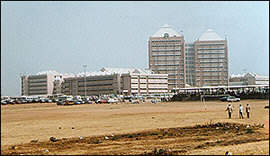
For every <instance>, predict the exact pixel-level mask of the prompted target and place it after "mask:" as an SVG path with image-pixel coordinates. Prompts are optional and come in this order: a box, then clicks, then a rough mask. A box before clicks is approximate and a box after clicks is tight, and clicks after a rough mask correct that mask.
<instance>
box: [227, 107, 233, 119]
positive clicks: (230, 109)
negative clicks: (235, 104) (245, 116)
mask: <svg viewBox="0 0 270 156" xmlns="http://www.w3.org/2000/svg"><path fill="white" fill-rule="evenodd" d="M226 111H228V115H229V119H230V118H231V117H232V106H231V104H229V105H228V106H227V108H226Z"/></svg>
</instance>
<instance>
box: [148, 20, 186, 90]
mask: <svg viewBox="0 0 270 156" xmlns="http://www.w3.org/2000/svg"><path fill="white" fill-rule="evenodd" d="M184 45H185V40H184V36H183V35H181V34H179V33H178V32H176V31H175V30H173V29H172V27H170V26H169V25H164V26H162V27H161V28H160V30H159V31H157V32H156V33H155V34H154V35H152V36H151V37H150V38H149V41H148V46H149V51H148V55H149V69H150V70H152V71H153V72H154V73H157V74H168V86H169V89H170V90H171V89H173V88H181V87H185V84H186V79H185V78H186V76H185V74H186V73H185V48H184Z"/></svg>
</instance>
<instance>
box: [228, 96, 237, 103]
mask: <svg viewBox="0 0 270 156" xmlns="http://www.w3.org/2000/svg"><path fill="white" fill-rule="evenodd" d="M227 101H228V102H239V101H240V98H236V97H234V96H229V97H228V98H227Z"/></svg>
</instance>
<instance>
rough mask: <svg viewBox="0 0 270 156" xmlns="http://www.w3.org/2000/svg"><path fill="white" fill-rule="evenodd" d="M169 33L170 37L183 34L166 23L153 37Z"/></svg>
mask: <svg viewBox="0 0 270 156" xmlns="http://www.w3.org/2000/svg"><path fill="white" fill-rule="evenodd" d="M166 33H167V34H168V35H169V37H173V36H176V37H179V36H182V35H181V34H179V33H178V32H176V31H175V30H174V29H173V28H172V27H171V26H170V25H168V24H165V25H163V26H162V27H160V29H159V30H158V31H157V32H156V33H155V34H154V35H152V36H151V37H164V34H166Z"/></svg>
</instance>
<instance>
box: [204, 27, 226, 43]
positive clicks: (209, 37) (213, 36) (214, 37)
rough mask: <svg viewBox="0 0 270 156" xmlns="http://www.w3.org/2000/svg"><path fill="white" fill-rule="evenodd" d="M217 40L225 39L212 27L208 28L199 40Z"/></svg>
mask: <svg viewBox="0 0 270 156" xmlns="http://www.w3.org/2000/svg"><path fill="white" fill-rule="evenodd" d="M217 40H224V39H223V38H221V37H220V36H219V35H218V34H217V33H216V32H214V31H213V30H212V29H207V31H206V32H204V33H203V34H202V35H201V36H200V38H199V41H217Z"/></svg>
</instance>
